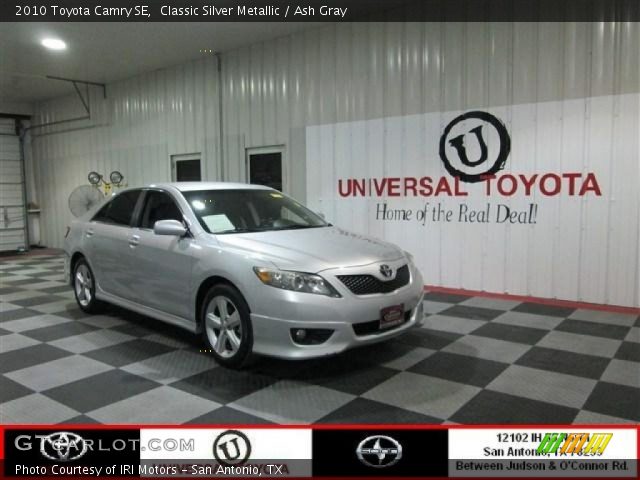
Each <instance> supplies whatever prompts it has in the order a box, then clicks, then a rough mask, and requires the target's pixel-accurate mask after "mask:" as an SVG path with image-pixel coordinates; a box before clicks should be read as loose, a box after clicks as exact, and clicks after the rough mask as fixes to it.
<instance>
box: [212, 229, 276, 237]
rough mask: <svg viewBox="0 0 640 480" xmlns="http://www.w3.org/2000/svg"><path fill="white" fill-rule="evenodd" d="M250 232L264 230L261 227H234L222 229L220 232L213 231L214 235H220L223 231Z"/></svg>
mask: <svg viewBox="0 0 640 480" xmlns="http://www.w3.org/2000/svg"><path fill="white" fill-rule="evenodd" d="M251 232H264V229H262V228H234V229H232V230H222V231H221V232H213V233H214V234H215V235H221V234H225V233H251Z"/></svg>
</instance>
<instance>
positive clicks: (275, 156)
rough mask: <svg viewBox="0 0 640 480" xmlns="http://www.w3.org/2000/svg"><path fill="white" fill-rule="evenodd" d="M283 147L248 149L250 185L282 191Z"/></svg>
mask: <svg viewBox="0 0 640 480" xmlns="http://www.w3.org/2000/svg"><path fill="white" fill-rule="evenodd" d="M282 152H283V148H282V147H258V148H248V149H247V171H248V179H249V183H253V184H256V185H265V186H267V187H271V188H275V189H276V190H279V191H282V187H283V180H282Z"/></svg>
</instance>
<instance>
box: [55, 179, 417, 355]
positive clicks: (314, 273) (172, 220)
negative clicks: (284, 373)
mask: <svg viewBox="0 0 640 480" xmlns="http://www.w3.org/2000/svg"><path fill="white" fill-rule="evenodd" d="M65 252H66V262H65V267H66V272H67V278H69V281H70V283H71V285H72V286H73V288H74V292H75V296H76V300H77V302H78V305H79V306H80V308H81V309H82V310H84V311H86V312H90V313H93V312H97V311H99V310H100V308H101V306H103V303H104V302H108V303H112V304H115V305H119V306H121V307H124V308H127V309H130V310H133V311H136V312H139V313H142V314H144V315H148V316H150V317H153V318H156V319H158V320H162V321H165V322H167V323H171V324H173V325H178V326H180V327H183V328H185V329H187V330H190V331H191V332H194V333H202V334H203V337H204V341H205V342H206V344H207V348H208V349H209V350H210V351H211V353H212V354H213V356H215V358H216V359H217V361H218V362H220V363H221V364H224V365H227V366H240V365H241V364H242V363H243V362H244V361H245V359H246V358H247V356H248V355H249V354H250V353H252V352H254V353H258V354H265V355H271V356H277V357H284V358H311V357H319V356H323V355H331V354H335V353H338V352H341V351H343V350H345V349H347V348H350V347H354V346H358V345H366V344H371V343H375V342H379V341H382V340H386V339H389V338H392V337H395V336H397V335H400V334H401V333H402V332H404V331H406V330H407V329H409V328H411V327H412V326H414V325H415V324H416V323H418V322H420V321H421V320H422V316H423V314H422V298H423V281H422V276H421V275H420V272H419V271H418V269H417V268H416V266H415V265H414V263H413V261H412V257H411V255H410V254H408V253H407V252H404V251H402V250H401V249H399V248H398V247H396V246H394V245H392V244H389V243H386V242H383V241H380V240H377V239H374V238H371V237H367V236H363V235H358V234H355V233H351V232H348V231H345V230H343V229H341V228H337V227H334V226H332V225H331V224H330V223H327V222H326V221H325V220H324V219H323V218H322V217H321V216H319V215H317V214H315V213H313V212H312V211H310V210H309V209H307V208H306V207H304V206H303V205H301V204H300V203H298V202H297V201H296V200H294V199H292V198H289V197H287V196H286V195H284V194H282V193H281V192H279V191H276V190H273V189H270V188H267V187H262V186H257V185H246V184H234V183H205V182H189V183H167V184H155V185H150V186H148V187H145V188H132V189H127V190H122V191H120V192H118V193H117V194H116V195H114V196H112V197H110V198H109V200H108V201H107V202H106V203H104V204H102V205H101V206H100V207H98V208H96V209H94V210H93V211H90V212H88V213H87V214H85V215H84V216H82V217H80V218H78V219H77V220H75V221H74V222H73V223H72V224H71V226H70V227H69V229H68V231H67V234H66V238H65Z"/></svg>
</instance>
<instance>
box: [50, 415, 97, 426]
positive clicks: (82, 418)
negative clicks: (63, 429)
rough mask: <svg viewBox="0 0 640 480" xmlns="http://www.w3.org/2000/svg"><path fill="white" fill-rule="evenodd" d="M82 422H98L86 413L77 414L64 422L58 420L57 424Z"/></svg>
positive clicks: (77, 423)
mask: <svg viewBox="0 0 640 480" xmlns="http://www.w3.org/2000/svg"><path fill="white" fill-rule="evenodd" d="M83 424H85V425H86V424H91V425H95V424H100V422H99V421H98V420H96V419H95V418H91V417H87V416H86V415H78V416H77V417H73V418H70V419H69V420H65V421H64V422H60V423H59V424H58V425H83Z"/></svg>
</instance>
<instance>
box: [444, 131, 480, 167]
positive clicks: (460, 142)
mask: <svg viewBox="0 0 640 480" xmlns="http://www.w3.org/2000/svg"><path fill="white" fill-rule="evenodd" d="M469 133H473V134H474V135H475V136H476V138H477V139H478V144H480V158H479V159H478V160H476V161H475V162H472V161H471V160H469V157H468V156H467V148H466V147H465V145H464V137H465V135H464V134H461V135H458V136H457V137H454V138H452V139H451V140H449V144H450V145H451V146H452V147H453V148H455V149H456V152H458V157H460V161H461V162H462V163H463V164H465V165H466V166H467V167H475V166H476V165H480V164H481V163H484V162H486V161H487V144H486V143H485V141H484V137H483V136H482V125H478V126H477V127H475V128H472V129H471V130H469Z"/></svg>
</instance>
